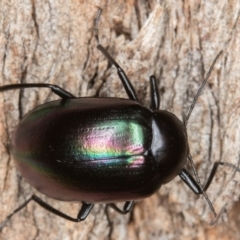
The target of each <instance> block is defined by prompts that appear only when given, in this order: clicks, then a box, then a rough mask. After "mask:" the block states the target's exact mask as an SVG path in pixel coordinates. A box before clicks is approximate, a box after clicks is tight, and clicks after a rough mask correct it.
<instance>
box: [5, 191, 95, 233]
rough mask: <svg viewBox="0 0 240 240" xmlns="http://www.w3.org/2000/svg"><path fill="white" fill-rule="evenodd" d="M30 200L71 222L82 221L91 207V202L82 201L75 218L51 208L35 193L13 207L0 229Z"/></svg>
mask: <svg viewBox="0 0 240 240" xmlns="http://www.w3.org/2000/svg"><path fill="white" fill-rule="evenodd" d="M32 200H33V201H35V202H36V203H38V204H39V205H40V206H41V207H43V208H45V209H46V210H48V211H49V212H51V213H54V214H56V215H58V216H59V217H62V218H65V219H67V220H69V221H72V222H80V221H84V220H85V219H86V217H87V216H88V214H89V213H90V211H91V209H92V208H93V204H90V203H83V204H82V207H81V209H80V211H79V213H78V215H77V218H72V217H70V216H68V215H66V214H65V213H62V212H60V211H59V210H57V209H55V208H53V207H52V206H50V205H49V204H47V203H46V202H44V201H43V200H42V199H41V198H39V197H37V196H36V195H32V196H31V197H30V198H29V199H28V200H26V201H25V202H24V203H23V204H22V205H21V206H19V207H18V208H17V209H15V210H14V212H13V213H11V214H10V215H9V216H7V218H6V220H5V221H4V222H3V223H1V225H0V231H1V230H2V229H3V227H4V226H5V225H6V223H7V222H8V221H9V220H10V218H11V217H12V216H13V215H15V214H16V213H17V212H19V211H20V210H22V209H23V208H24V207H26V206H27V205H28V203H29V202H30V201H32Z"/></svg>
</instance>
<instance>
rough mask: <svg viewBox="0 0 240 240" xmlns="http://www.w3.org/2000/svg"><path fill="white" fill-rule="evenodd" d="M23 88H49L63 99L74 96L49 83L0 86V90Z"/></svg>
mask: <svg viewBox="0 0 240 240" xmlns="http://www.w3.org/2000/svg"><path fill="white" fill-rule="evenodd" d="M23 88H50V89H51V90H52V92H53V93H55V94H57V95H58V96H59V97H61V98H63V99H69V98H76V97H75V96H74V95H73V94H71V93H70V92H68V91H66V90H64V89H63V88H61V87H59V86H57V85H53V84H49V83H17V84H10V85H4V86H1V87H0V92H4V91H9V90H14V89H23Z"/></svg>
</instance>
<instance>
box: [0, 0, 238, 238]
mask: <svg viewBox="0 0 240 240" xmlns="http://www.w3.org/2000/svg"><path fill="white" fill-rule="evenodd" d="M98 6H99V7H101V8H103V13H102V16H101V20H100V26H99V28H100V31H99V35H100V41H101V43H102V44H103V46H105V47H106V48H107V49H108V51H109V52H110V53H111V54H112V55H113V56H114V58H115V59H116V60H117V61H118V63H119V64H120V65H121V66H122V67H123V69H124V70H125V71H126V73H127V74H128V76H129V78H130V79H131V81H132V83H133V85H134V86H135V88H136V92H137V94H138V96H139V99H140V101H141V103H142V104H144V105H147V106H148V105H149V102H150V97H149V76H150V75H152V74H155V75H156V77H157V79H158V86H159V92H160V96H161V106H160V107H161V109H166V110H169V111H171V112H173V113H175V114H176V115H177V116H178V117H179V118H180V119H183V118H184V116H185V114H186V112H187V111H188V109H189V107H190V105H191V102H192V100H193V98H194V96H195V94H196V92H197V90H198V88H199V86H200V84H201V81H202V80H203V77H204V76H205V75H206V72H207V71H208V69H209V67H210V65H211V63H212V61H213V59H214V58H215V57H216V55H217V53H218V52H219V51H220V50H223V54H222V56H221V58H220V59H219V60H218V62H217V64H216V65H215V67H214V70H213V72H212V74H211V77H210V78H209V80H208V83H207V84H206V86H205V88H204V92H203V93H202V94H201V96H200V97H199V99H198V102H197V104H196V106H195V108H194V111H193V113H192V115H191V118H190V121H189V124H188V136H189V144H190V149H191V153H192V156H193V159H194V163H195V164H196V167H197V170H198V173H199V176H200V179H201V181H202V182H203V183H204V181H205V180H206V179H207V176H208V174H209V172H210V169H211V167H212V166H213V163H214V162H216V161H224V162H228V163H232V164H234V165H236V166H238V165H239V162H240V157H239V154H240V152H239V151H240V150H239V149H240V144H239V143H240V127H239V122H240V98H239V96H240V81H239V79H240V58H239V53H240V19H239V13H240V2H239V0H233V1H226V0H221V1H216V0H215V1H214V0H212V1H211V0H210V1H198V0H186V1H179V0H177V1H141V0H135V1H134V0H128V1H122V0H119V1H97V0H94V1H80V0H78V1H77V0H68V1H63V0H31V1H30V0H18V1H15V0H11V1H9V0H0V69H1V71H0V84H1V85H4V84H10V83H29V82H34V83H40V82H41V83H52V84H58V85H59V86H61V87H63V88H65V89H66V90H68V91H69V92H71V93H73V94H74V95H76V96H98V97H102V96H110V97H126V94H125V92H124V90H123V87H122V84H121V82H120V80H119V79H118V77H117V73H116V69H115V68H114V67H113V66H111V65H110V64H109V62H108V61H107V60H106V58H105V57H104V56H103V55H102V54H101V53H100V52H99V51H98V50H97V49H96V40H95V38H94V34H93V26H94V25H93V22H94V18H95V16H96V13H97V7H98ZM53 99H57V97H56V96H55V95H54V94H52V93H51V92H50V90H44V89H28V90H24V91H19V90H15V91H8V92H4V93H1V94H0V109H1V115H0V139H1V143H0V153H1V161H0V213H1V214H0V222H1V223H5V225H4V226H3V228H2V230H1V232H0V239H2V240H6V239H7V240H10V239H18V240H26V239H36V240H37V239H51V240H60V239H65V240H67V239H91V240H94V239H98V240H100V239H114V240H120V239H124V240H125V239H131V240H134V239H142V240H146V239H151V240H152V239H180V240H181V239H184V240H187V239H228V240H230V239H239V225H240V217H239V215H240V214H239V212H240V202H239V192H240V184H239V183H240V173H239V172H235V171H234V170H233V169H231V168H229V167H220V168H219V170H218V172H217V174H216V177H215V178H214V180H213V183H212V185H211V186H210V188H209V189H208V191H207V194H208V196H209V198H210V200H211V201H212V203H213V205H214V207H215V209H216V211H217V213H218V217H217V219H215V220H214V221H213V215H212V213H211V212H210V210H209V207H208V205H207V203H206V201H205V199H204V198H203V197H196V196H195V195H194V194H193V193H192V192H191V191H190V190H189V189H188V188H187V187H186V186H185V185H184V184H183V183H182V181H181V180H180V179H179V177H176V178H175V179H174V181H172V182H171V183H169V184H167V185H164V186H163V187H162V188H161V190H160V191H159V192H158V193H156V194H155V195H153V196H152V197H150V198H148V199H144V200H142V201H140V202H137V203H136V205H135V207H134V210H133V212H132V214H129V215H126V216H122V215H119V214H118V213H116V212H114V211H112V210H108V211H106V208H105V205H103V204H96V205H95V206H94V209H93V210H92V212H91V213H90V215H89V216H88V218H87V219H86V221H84V222H81V223H72V222H69V221H66V220H64V219H61V218H59V217H57V216H55V215H53V214H51V213H49V212H47V211H46V210H44V209H42V208H41V207H40V206H39V205H37V204H36V203H30V204H29V205H28V206H27V207H26V208H24V209H23V210H22V211H20V212H18V213H17V214H15V215H14V216H13V217H12V218H11V219H10V220H9V221H6V222H4V221H5V219H6V217H7V216H8V215H9V214H10V213H12V212H13V211H14V209H15V208H17V207H18V206H19V205H20V204H21V203H23V202H24V201H25V200H26V199H27V198H28V197H30V196H31V195H32V194H33V193H36V194H37V195H38V196H40V197H42V198H43V199H44V200H46V201H47V202H48V203H49V204H51V205H53V206H54V207H55V208H58V209H60V210H61V211H63V212H66V213H69V214H70V215H71V216H76V214H77V212H78V210H79V204H78V203H65V202H59V201H55V200H53V199H49V198H47V197H45V196H43V195H41V194H40V193H37V192H36V191H35V190H34V189H33V188H32V187H31V186H29V185H28V184H27V183H26V182H25V180H24V179H22V177H21V175H20V174H19V173H17V171H16V169H15V167H14V162H13V159H12V158H11V155H10V152H9V144H10V139H11V135H12V133H13V130H14V127H15V126H16V124H17V123H18V122H19V120H20V118H21V117H22V116H23V115H24V114H25V113H26V112H28V111H29V110H30V109H32V108H33V107H35V106H37V105H39V104H41V103H44V102H47V101H50V100H53ZM96 184H97V183H96ZM107 212H108V214H107ZM210 223H213V224H214V225H210Z"/></svg>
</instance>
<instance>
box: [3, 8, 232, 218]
mask: <svg viewBox="0 0 240 240" xmlns="http://www.w3.org/2000/svg"><path fill="white" fill-rule="evenodd" d="M100 15H101V9H99V11H98V15H97V18H96V20H95V28H94V30H95V37H96V40H97V43H98V44H97V48H98V49H99V50H100V51H101V52H102V53H103V54H104V55H105V57H106V58H107V59H108V60H109V61H110V62H111V63H112V64H113V65H114V66H115V67H116V69H117V73H118V76H119V78H120V80H121V81H122V84H123V86H124V88H125V91H126V93H127V95H128V97H129V99H121V98H88V97H85V98H77V97H75V96H74V95H72V94H71V93H69V92H67V91H66V90H64V89H62V88H61V87H59V86H56V85H52V84H45V83H38V84H36V83H25V84H11V85H5V86H1V87H0V91H1V92H3V91H8V90H13V89H22V88H50V89H51V90H52V92H54V93H55V94H57V95H58V96H59V97H60V98H61V99H60V100H56V101H52V102H48V103H45V104H43V105H40V106H38V107H36V108H34V109H33V110H32V111H30V112H29V113H27V114H26V115H25V116H24V117H23V118H22V120H21V121H20V123H19V124H18V126H17V127H16V129H15V132H14V134H13V137H12V141H11V154H12V156H13V158H14V160H15V163H16V166H17V169H18V171H19V172H20V173H21V174H22V176H23V177H24V178H25V179H26V180H27V181H28V182H29V183H30V185H32V186H33V187H35V188H36V189H37V190H38V191H39V192H41V193H43V194H45V195H47V196H48V197H51V198H54V199H57V200H61V201H78V202H82V207H81V209H80V211H79V213H78V215H77V217H76V218H73V217H70V216H68V215H67V214H65V213H62V212H60V211H59V210H56V209H55V208H53V207H52V206H50V205H49V204H47V203H46V202H44V201H43V200H41V199H40V198H39V197H37V196H36V195H33V196H32V197H30V198H29V199H28V200H26V201H25V202H24V203H23V204H22V205H21V206H20V207H18V208H17V209H16V210H15V211H14V212H13V213H12V214H10V215H9V216H8V217H7V220H9V219H10V218H11V217H12V216H13V215H14V214H15V213H16V212H18V211H20V210H21V209H22V208H24V207H25V206H26V205H27V204H28V203H29V202H30V201H31V200H33V201H35V202H37V203H38V204H39V205H40V206H42V207H43V208H45V209H46V210H48V211H50V212H52V213H54V214H56V215H58V216H60V217H63V218H65V219H67V220H70V221H74V222H79V221H83V220H85V219H86V217H87V216H88V214H89V213H90V211H91V209H92V207H93V205H94V203H99V202H104V203H107V204H108V206H110V207H112V208H113V209H115V210H116V211H117V212H119V213H121V214H126V213H128V212H129V211H131V209H132V207H133V204H134V201H135V200H139V199H143V198H146V197H149V196H150V195H152V194H153V193H155V192H156V191H157V190H159V188H160V187H161V185H162V184H166V183H168V182H169V181H171V180H172V179H173V178H175V177H176V176H177V175H179V176H180V178H181V179H182V180H183V181H184V182H185V183H186V185H187V186H188V187H189V188H190V189H191V190H192V191H193V192H194V193H195V194H204V196H205V198H206V200H207V202H208V204H209V206H210V208H211V210H212V212H213V214H214V215H215V216H216V212H215V210H214V208H213V206H212V204H211V202H210V200H209V199H208V197H207V195H206V193H205V190H206V189H207V188H208V187H209V185H210V183H211V181H212V179H213V177H214V175H215V173H216V170H217V167H218V165H219V164H221V165H228V166H230V165H229V164H227V163H222V162H217V163H215V164H214V166H213V169H212V171H211V173H210V176H209V178H208V180H207V183H206V185H205V187H202V186H201V184H200V181H199V178H198V175H197V173H196V170H195V168H194V166H193V162H192V158H191V155H190V152H189V148H188V140H187V132H186V125H187V121H188V119H189V117H190V115H191V112H192V110H193V108H194V105H195V103H196V101H197V98H198V96H199V95H200V93H201V92H202V89H203V87H204V85H205V84H206V82H207V79H208V77H209V75H210V73H211V71H212V68H213V66H214V64H215V62H216V61H217V59H218V58H219V56H220V55H221V53H222V52H220V53H219V54H218V55H217V57H216V58H215V60H214V62H213V63H212V66H211V68H210V70H209V72H208V74H207V77H206V78H205V79H204V81H203V83H202V85H201V87H200V89H199V91H198V93H197V95H196V96H195V98H194V101H193V103H192V105H191V107H190V110H189V112H188V114H187V116H186V118H185V121H184V122H183V123H182V122H181V121H180V120H179V119H178V118H177V117H176V116H175V115H174V114H172V113H170V112H168V111H164V110H158V109H159V101H160V100H159V94H158V90H157V82H156V78H155V76H151V77H150V86H151V107H150V109H149V108H146V107H144V106H142V105H140V104H139V102H138V99H137V96H136V93H135V90H134V88H133V86H132V84H131V82H130V81H129V79H128V77H127V76H126V74H125V72H124V71H123V69H122V68H121V67H120V66H119V64H118V63H117V62H116V61H115V60H114V59H113V58H112V57H111V56H110V54H109V53H108V52H107V50H106V49H105V48H104V47H103V46H102V45H101V44H100V42H99V39H98V22H99V19H100ZM187 159H188V160H189V161H190V163H191V164H192V166H193V169H194V175H195V178H196V180H194V178H193V177H192V175H191V174H190V173H189V172H188V171H187V170H186V169H185V168H184V165H185V164H186V163H187ZM120 201H122V202H125V204H124V207H123V209H120V208H118V207H117V206H116V205H115V202H120Z"/></svg>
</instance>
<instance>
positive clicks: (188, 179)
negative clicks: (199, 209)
mask: <svg viewBox="0 0 240 240" xmlns="http://www.w3.org/2000/svg"><path fill="white" fill-rule="evenodd" d="M219 165H222V166H228V167H231V168H233V169H235V171H238V172H240V168H239V167H237V166H234V165H233V164H231V163H226V162H215V163H214V165H213V167H212V170H211V172H210V174H209V176H208V178H207V181H206V183H205V185H204V187H203V190H204V191H207V189H208V188H209V186H210V185H211V183H212V180H213V178H214V176H215V175H216V173H217V169H218V167H219ZM179 176H180V178H181V179H182V180H183V181H184V182H185V183H186V185H187V186H188V187H189V188H190V189H191V190H192V191H193V192H194V193H196V194H202V190H201V188H200V187H199V185H198V184H197V182H196V181H195V179H194V178H193V177H192V175H191V174H190V173H189V172H188V171H187V170H186V169H185V168H183V169H182V171H181V172H180V173H179Z"/></svg>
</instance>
